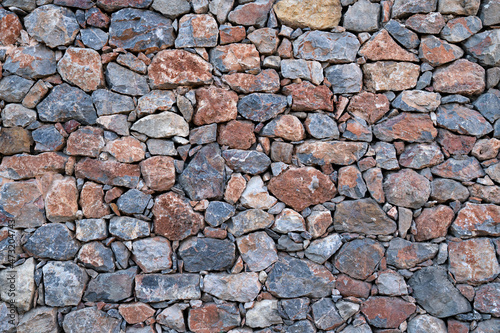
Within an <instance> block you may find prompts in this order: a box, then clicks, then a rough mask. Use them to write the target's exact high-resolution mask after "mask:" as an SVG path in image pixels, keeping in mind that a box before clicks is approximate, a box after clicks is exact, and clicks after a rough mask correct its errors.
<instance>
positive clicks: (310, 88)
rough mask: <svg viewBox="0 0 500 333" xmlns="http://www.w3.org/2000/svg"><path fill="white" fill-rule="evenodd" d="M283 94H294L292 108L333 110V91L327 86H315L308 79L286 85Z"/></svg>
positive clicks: (298, 109) (297, 109)
mask: <svg viewBox="0 0 500 333" xmlns="http://www.w3.org/2000/svg"><path fill="white" fill-rule="evenodd" d="M283 94H285V95H291V96H292V98H293V104H292V110H295V111H314V110H325V111H330V112H331V111H333V93H332V92H331V90H330V89H328V87H327V86H324V85H320V86H315V85H314V84H312V83H310V82H308V81H303V82H301V83H295V84H290V85H288V86H286V87H284V88H283Z"/></svg>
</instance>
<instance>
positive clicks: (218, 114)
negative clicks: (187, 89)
mask: <svg viewBox="0 0 500 333" xmlns="http://www.w3.org/2000/svg"><path fill="white" fill-rule="evenodd" d="M196 100H197V108H196V112H195V114H194V118H193V122H194V123H195V124H196V125H198V126H200V125H206V124H212V123H223V122H226V121H229V120H233V119H236V116H237V114H238V110H237V108H236V103H237V102H238V95H237V94H236V93H235V92H233V91H230V90H225V89H221V88H216V87H214V86H210V87H209V88H200V89H198V90H196Z"/></svg>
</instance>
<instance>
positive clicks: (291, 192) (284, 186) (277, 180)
mask: <svg viewBox="0 0 500 333" xmlns="http://www.w3.org/2000/svg"><path fill="white" fill-rule="evenodd" d="M268 189H269V190H270V191H271V193H272V194H274V195H275V196H276V197H277V198H278V199H279V200H281V201H283V202H284V203H285V204H287V205H289V206H290V207H292V208H293V209H295V210H298V211H301V210H303V209H305V208H306V207H308V206H310V205H315V204H319V203H323V202H325V201H328V200H330V199H331V198H333V196H334V195H335V193H336V188H335V185H334V184H333V183H332V182H331V180H330V179H329V177H327V176H326V175H324V174H323V173H321V172H319V171H318V170H316V169H314V168H311V167H304V168H299V169H289V170H287V171H285V172H284V173H282V174H280V175H279V176H278V177H274V178H272V179H271V181H270V182H269V185H268Z"/></svg>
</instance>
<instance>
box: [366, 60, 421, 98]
mask: <svg viewBox="0 0 500 333" xmlns="http://www.w3.org/2000/svg"><path fill="white" fill-rule="evenodd" d="M363 74H364V75H363V77H364V83H365V86H366V88H367V89H368V90H370V91H385V90H394V91H402V90H407V89H411V88H413V87H415V86H416V85H417V80H418V77H419V75H420V66H418V65H416V64H412V63H409V62H394V61H378V62H374V63H368V64H365V65H363Z"/></svg>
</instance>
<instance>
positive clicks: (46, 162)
mask: <svg viewBox="0 0 500 333" xmlns="http://www.w3.org/2000/svg"><path fill="white" fill-rule="evenodd" d="M67 161H68V157H67V156H64V155H62V154H58V153H53V152H48V153H42V154H39V155H36V156H33V155H27V154H22V155H16V156H6V157H4V158H3V159H2V164H1V165H0V177H5V178H7V179H14V180H19V179H27V178H34V177H36V176H41V175H42V174H44V173H46V172H64V168H65V165H66V162H67Z"/></svg>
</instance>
